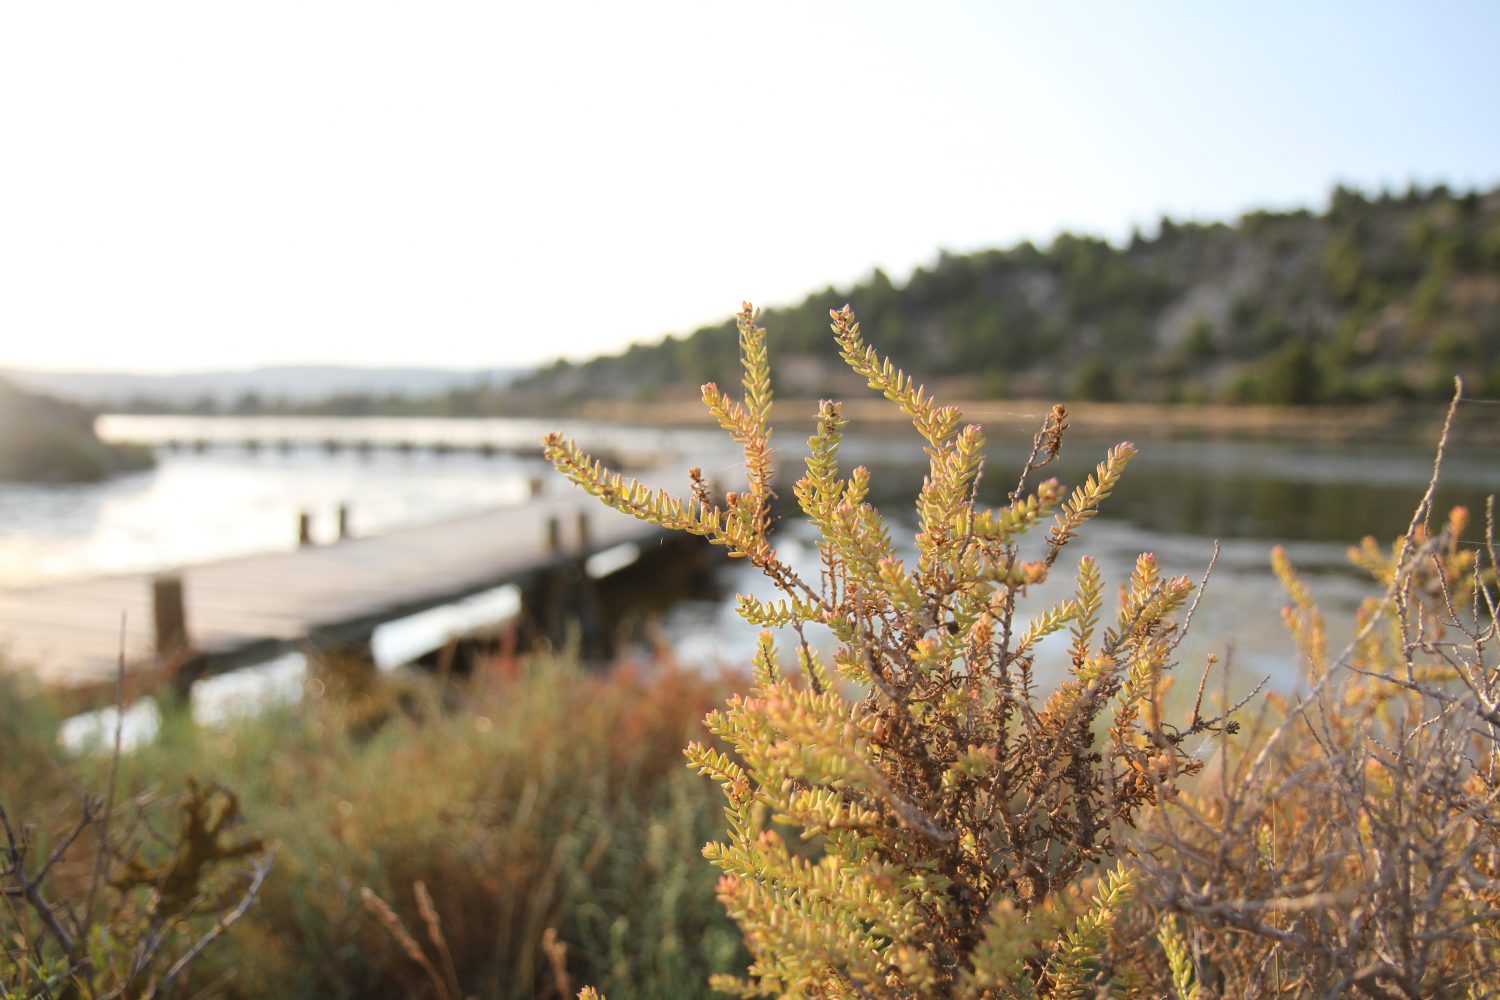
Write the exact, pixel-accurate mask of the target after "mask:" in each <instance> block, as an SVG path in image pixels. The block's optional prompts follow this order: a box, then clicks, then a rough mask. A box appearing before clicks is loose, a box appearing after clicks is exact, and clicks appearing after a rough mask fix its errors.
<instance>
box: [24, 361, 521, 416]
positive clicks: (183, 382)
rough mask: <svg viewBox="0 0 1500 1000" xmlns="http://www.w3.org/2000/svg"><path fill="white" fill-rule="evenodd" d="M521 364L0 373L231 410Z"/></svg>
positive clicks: (426, 385) (449, 386) (395, 389)
mask: <svg viewBox="0 0 1500 1000" xmlns="http://www.w3.org/2000/svg"><path fill="white" fill-rule="evenodd" d="M526 371H527V370H526V369H523V368H489V369H481V370H463V369H447V368H360V367H355V366H347V365H280V366H270V367H264V368H254V369H250V370H246V371H209V372H192V373H185V374H180V375H146V374H135V373H129V372H50V371H29V370H25V369H0V376H4V377H7V378H9V379H10V380H11V381H12V382H14V383H16V384H17V385H21V386H25V387H26V388H29V389H33V390H35V391H38V392H44V393H47V394H48V395H52V396H56V397H58V398H60V399H67V400H71V401H73V402H77V403H82V404H84V405H87V406H91V407H94V408H96V409H142V408H151V407H150V406H145V405H143V404H151V403H160V404H165V405H167V406H169V407H170V408H172V409H181V408H204V407H202V405H201V404H203V403H204V402H205V401H206V400H212V401H213V404H214V406H215V407H216V408H220V409H228V408H231V407H234V406H236V405H239V404H241V403H242V402H244V401H245V400H246V399H247V397H253V398H254V399H255V400H256V401H257V405H258V406H259V407H263V408H277V407H278V406H280V405H284V404H292V405H298V404H306V403H311V402H315V401H320V400H327V399H330V398H332V397H355V396H361V397H384V396H402V397H406V398H422V397H428V396H435V395H439V394H442V393H446V392H449V391H450V390H453V389H457V388H467V387H472V386H476V385H485V386H502V385H506V384H508V383H510V382H511V381H513V380H514V379H516V378H517V377H518V376H520V375H522V374H525V372H526Z"/></svg>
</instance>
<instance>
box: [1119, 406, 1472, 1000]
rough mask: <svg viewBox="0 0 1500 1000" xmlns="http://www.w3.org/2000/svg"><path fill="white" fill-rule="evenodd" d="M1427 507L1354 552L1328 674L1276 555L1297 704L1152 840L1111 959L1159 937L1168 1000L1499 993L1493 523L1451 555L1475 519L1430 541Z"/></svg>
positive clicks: (1307, 608) (1151, 834)
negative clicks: (1364, 596)
mask: <svg viewBox="0 0 1500 1000" xmlns="http://www.w3.org/2000/svg"><path fill="white" fill-rule="evenodd" d="M1456 404H1457V400H1456V399H1455V406H1456ZM1451 421H1452V411H1450V415H1449V422H1450V425H1451ZM1446 437H1447V432H1446V430H1445V432H1444V440H1446ZM1440 455H1441V452H1440ZM1435 485H1436V475H1435V474H1434V480H1433V486H1434V487H1435ZM1431 508H1432V489H1431V488H1429V491H1428V493H1427V496H1426V497H1425V498H1424V500H1423V501H1422V504H1421V505H1420V506H1419V508H1418V511H1417V516H1416V517H1415V518H1414V519H1413V520H1412V523H1411V527H1410V529H1409V530H1408V531H1407V533H1406V535H1405V536H1404V537H1403V538H1401V539H1400V540H1399V541H1398V542H1397V543H1396V544H1395V546H1394V547H1392V548H1391V549H1389V550H1387V549H1384V548H1382V547H1381V546H1379V545H1377V544H1376V542H1375V540H1374V539H1366V540H1365V541H1364V542H1363V543H1362V544H1361V545H1360V546H1358V547H1356V548H1355V549H1353V550H1351V553H1350V554H1351V558H1352V560H1353V562H1354V563H1355V564H1356V565H1357V566H1359V567H1360V568H1362V569H1363V570H1365V571H1367V572H1368V573H1370V574H1371V576H1372V577H1373V578H1374V579H1375V580H1376V581H1377V582H1378V583H1379V584H1380V586H1381V588H1382V593H1381V594H1380V596H1378V597H1372V598H1370V599H1369V600H1367V601H1366V602H1365V604H1364V606H1363V607H1362V608H1361V609H1360V611H1359V615H1358V619H1357V622H1356V625H1357V633H1356V636H1355V639H1354V641H1353V642H1352V643H1351V644H1350V645H1349V646H1348V647H1347V648H1346V649H1345V650H1344V651H1343V652H1342V653H1341V654H1339V655H1338V656H1336V657H1335V656H1332V655H1331V654H1330V651H1329V649H1328V644H1327V639H1326V635H1325V632H1324V623H1323V616H1322V613H1321V612H1320V611H1319V609H1318V608H1317V606H1316V605H1315V604H1314V603H1313V601H1312V599H1311V597H1310V595H1309V594H1308V591H1307V589H1306V587H1305V586H1304V585H1303V584H1302V582H1301V581H1300V579H1299V578H1298V576H1297V574H1296V572H1295V571H1294V570H1293V569H1292V567H1291V565H1290V563H1289V562H1288V561H1287V559H1286V557H1285V555H1284V554H1283V553H1281V552H1280V551H1279V550H1278V551H1277V552H1276V553H1275V554H1274V557H1273V565H1274V568H1275V570H1276V573H1277V575H1278V576H1280V577H1281V579H1282V581H1283V583H1284V584H1285V586H1286V589H1287V591H1288V592H1289V594H1290V595H1291V598H1292V604H1291V605H1290V606H1289V607H1288V608H1287V609H1286V611H1285V617H1286V620H1287V624H1288V626H1289V628H1290V629H1291V632H1292V635H1293V637H1294V639H1295V641H1296V645H1297V648H1298V650H1299V651H1300V654H1301V658H1302V663H1303V668H1304V675H1305V681H1306V688H1305V690H1304V691H1303V692H1302V693H1301V694H1300V695H1298V696H1296V697H1294V698H1290V699H1287V698H1280V697H1271V698H1270V699H1269V705H1268V713H1267V715H1266V716H1265V717H1264V719H1263V725H1262V726H1261V727H1259V728H1258V729H1257V731H1255V732H1254V733H1253V734H1252V737H1251V738H1250V739H1249V740H1248V741H1240V742H1241V745H1240V746H1239V747H1238V749H1231V750H1228V751H1226V754H1225V756H1224V757H1223V758H1221V760H1220V761H1219V762H1218V763H1217V775H1216V780H1203V781H1202V782H1200V784H1199V786H1198V787H1196V788H1195V789H1193V790H1192V791H1191V793H1184V794H1180V795H1177V796H1175V797H1172V798H1171V799H1169V800H1168V801H1167V802H1166V804H1165V807H1164V808H1163V809H1161V810H1158V811H1157V812H1155V813H1154V814H1153V815H1152V817H1151V818H1150V821H1149V823H1148V824H1147V829H1146V832H1145V836H1144V837H1143V838H1142V844H1141V848H1142V849H1141V851H1140V864H1141V866H1142V867H1143V868H1144V869H1145V870H1146V877H1145V878H1143V880H1142V883H1143V885H1142V888H1143V893H1144V895H1145V897H1146V900H1147V902H1148V903H1149V912H1150V914H1151V915H1150V916H1149V917H1147V918H1146V919H1144V920H1143V921H1138V922H1136V924H1135V925H1134V926H1133V927H1132V930H1131V931H1130V932H1128V933H1126V934H1124V935H1122V936H1121V942H1120V945H1119V946H1120V948H1121V950H1123V951H1128V952H1133V953H1137V954H1138V953H1139V951H1140V941H1141V934H1142V932H1143V930H1144V932H1145V933H1146V934H1147V935H1149V930H1150V926H1151V925H1152V924H1153V923H1155V922H1157V921H1160V926H1161V938H1162V943H1163V945H1164V946H1165V948H1166V951H1167V954H1168V956H1169V957H1170V959H1171V961H1170V963H1169V966H1164V965H1162V964H1161V963H1156V964H1155V965H1154V966H1151V965H1150V964H1149V963H1142V968H1145V969H1153V970H1154V973H1155V974H1154V975H1152V976H1151V977H1150V979H1151V981H1150V986H1151V987H1152V988H1153V989H1154V990H1155V991H1156V992H1157V993H1158V994H1160V993H1165V992H1167V991H1168V990H1173V989H1175V990H1176V995H1178V996H1180V997H1187V996H1196V997H1203V998H1205V1000H1207V998H1210V997H1226V998H1228V997H1233V998H1241V997H1245V998H1253V997H1270V996H1277V997H1280V996H1298V997H1302V996H1309V997H1311V996H1345V995H1352V996H1365V997H1372V998H1395V997H1407V998H1412V1000H1415V998H1418V997H1474V996H1480V995H1484V996H1490V995H1493V994H1492V993H1491V992H1484V991H1485V990H1487V989H1492V988H1493V986H1494V984H1495V983H1496V982H1500V743H1497V727H1500V661H1497V656H1496V651H1497V646H1500V616H1497V607H1500V587H1497V583H1496V576H1495V566H1496V548H1495V538H1494V532H1495V525H1494V507H1493V500H1491V506H1490V509H1489V510H1488V512H1487V516H1486V519H1485V525H1484V533H1483V538H1482V542H1481V543H1480V544H1479V545H1477V546H1476V545H1472V544H1465V543H1464V541H1463V539H1464V536H1465V533H1466V529H1467V528H1468V526H1469V523H1468V515H1467V513H1466V512H1464V511H1462V510H1456V511H1454V512H1453V514H1452V515H1450V517H1449V518H1448V520H1447V522H1446V523H1445V524H1442V525H1441V526H1440V527H1438V528H1437V529H1436V530H1433V529H1432V528H1431V527H1430V525H1429V520H1430V513H1431ZM1482 560H1487V561H1488V568H1487V569H1486V568H1484V567H1483V562H1482ZM1143 925H1144V926H1143Z"/></svg>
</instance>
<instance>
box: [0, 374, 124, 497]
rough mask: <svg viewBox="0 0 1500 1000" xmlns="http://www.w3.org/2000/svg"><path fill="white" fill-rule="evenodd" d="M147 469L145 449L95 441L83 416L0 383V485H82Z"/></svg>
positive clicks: (91, 416) (77, 410) (62, 404)
mask: <svg viewBox="0 0 1500 1000" xmlns="http://www.w3.org/2000/svg"><path fill="white" fill-rule="evenodd" d="M151 464H152V457H151V452H150V451H149V450H147V449H144V448H128V447H119V446H115V445H108V444H105V443H104V442H102V441H100V440H99V438H98V437H97V436H96V435H95V434H94V414H93V413H92V412H90V411H89V410H86V409H84V408H83V407H81V406H78V405H76V404H73V403H65V402H62V401H60V400H56V399H51V398H48V397H46V396H39V395H36V394H34V393H29V392H26V391H24V390H22V389H20V388H18V387H16V386H15V385H13V384H11V383H10V382H8V381H6V380H5V379H0V482H3V481H17V480H19V481H46V482H87V481H91V480H96V479H103V478H104V477H106V476H108V475H111V474H113V473H116V472H126V471H129V470H132V469H143V468H149V467H150V466H151Z"/></svg>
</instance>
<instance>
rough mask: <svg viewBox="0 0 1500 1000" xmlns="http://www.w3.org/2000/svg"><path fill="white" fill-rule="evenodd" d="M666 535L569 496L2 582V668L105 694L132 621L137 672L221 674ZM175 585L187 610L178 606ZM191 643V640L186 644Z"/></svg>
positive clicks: (128, 649) (130, 663) (361, 634)
mask: <svg viewBox="0 0 1500 1000" xmlns="http://www.w3.org/2000/svg"><path fill="white" fill-rule="evenodd" d="M652 478H653V479H655V478H657V477H654V476H653V477H652ZM683 481H684V482H685V477H684V479H683ZM663 535H664V533H663V532H662V530H661V529H659V528H655V527H653V526H651V525H647V524H644V523H642V522H639V521H636V520H634V519H632V518H630V517H627V516H625V515H623V514H619V513H616V512H615V511H611V510H609V509H607V508H605V507H603V506H602V505H600V504H599V503H598V501H596V500H595V499H594V498H592V497H589V496H585V495H583V494H582V493H580V492H576V491H569V493H567V494H566V495H561V496H536V497H533V498H532V499H530V500H529V501H527V502H525V503H522V504H517V505H515V506H511V507H504V508H498V509H495V510H490V511H486V512H483V513H478V514H473V515H469V516H467V517H462V518H457V519H454V520H450V521H446V522H442V523H438V524H430V525H425V526H420V527H413V528H407V529H404V530H400V531H393V532H390V533H388V534H383V535H378V536H373V537H369V538H356V539H349V540H346V541H340V542H338V543H336V544H332V545H326V546H310V547H304V548H299V549H295V550H291V551H286V552H276V553H270V554H266V555H257V556H248V557H243V558H238V559H228V560H224V561H220V562H213V563H207V564H203V565H196V566H188V567H185V568H183V569H181V570H178V571H175V572H174V573H172V574H168V575H163V574H134V575H125V576H115V577H108V578H103V579H93V580H83V581H79V582H70V583H59V584H53V585H48V586H39V587H31V588H26V589H19V590H0V664H3V666H4V669H7V670H16V671H23V672H25V673H27V674H29V675H31V676H33V677H35V678H36V679H37V680H38V681H39V682H40V683H41V684H42V685H44V686H47V687H51V688H63V689H69V690H72V691H75V692H78V693H79V694H80V695H84V696H87V695H86V693H87V692H106V691H108V690H109V689H110V688H111V687H112V686H113V683H114V679H115V674H116V664H117V662H118V657H119V654H120V649H121V640H120V635H121V620H122V616H123V620H124V653H125V659H126V665H127V673H128V674H132V673H133V674H140V675H145V674H149V673H151V672H153V671H154V670H157V669H158V668H160V667H161V666H162V665H163V663H166V665H167V666H168V668H170V667H171V666H172V661H174V660H175V661H176V662H177V663H178V664H181V663H183V662H190V663H195V664H198V665H202V664H204V663H209V664H212V665H213V667H214V668H220V669H221V668H223V667H224V666H232V665H238V664H240V663H244V662H250V661H253V660H254V659H258V658H261V657H265V656H270V655H274V654H275V653H277V652H279V651H281V650H285V649H287V648H294V647H297V646H299V645H307V646H311V647H314V648H340V647H347V646H350V645H354V644H358V643H360V642H364V641H367V640H368V639H369V636H370V634H371V632H372V631H373V629H374V627H375V626H376V625H378V624H380V623H381V622H383V621H388V620H390V619H392V618H396V617H400V616H402V615H406V614H411V613H414V612H417V611H421V610H424V609H426V608H430V607H435V606H437V605H440V604H445V603H448V602H450V601H454V600H457V599H459V598H462V597H465V596H468V595H470V594H474V593H477V592H479V591H482V590H486V589H489V588H492V587H498V586H501V585H503V584H507V583H514V584H519V585H521V586H522V587H523V588H524V587H526V586H529V585H532V584H534V583H536V582H537V581H538V580H540V579H542V578H544V577H545V576H546V575H547V574H549V573H550V574H555V573H557V572H558V571H559V570H564V569H569V568H574V567H578V566H579V565H580V563H581V561H582V560H584V559H586V558H587V557H588V556H589V555H591V554H593V553H596V552H600V551H603V550H605V549H609V548H612V547H614V546H617V545H621V544H623V543H626V542H631V543H635V544H637V545H642V546H643V547H644V546H645V545H652V544H656V543H657V542H658V540H659V539H661V538H662V537H663ZM174 588H176V593H177V594H179V595H180V599H181V600H180V605H178V606H179V607H180V612H179V611H174V610H173V600H174V597H173V593H172V591H173V589H174ZM163 590H165V591H166V593H164V594H163V593H161V591H163ZM154 591H155V592H157V600H155V601H153V592H154ZM163 601H165V602H166V604H165V607H164V606H163V603H162V602H163ZM178 619H181V620H178ZM184 641H185V643H186V645H185V648H179V649H175V650H174V648H173V646H174V644H176V646H178V647H182V646H183V643H184ZM159 646H160V647H163V648H160V649H159V648H158V647H159Z"/></svg>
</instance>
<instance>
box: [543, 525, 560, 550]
mask: <svg viewBox="0 0 1500 1000" xmlns="http://www.w3.org/2000/svg"><path fill="white" fill-rule="evenodd" d="M547 551H548V552H553V553H557V552H561V551H562V522H561V521H560V520H558V519H557V518H556V517H549V518H547Z"/></svg>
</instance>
